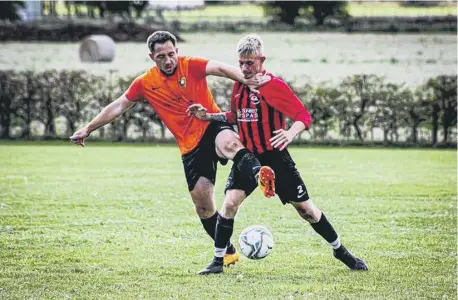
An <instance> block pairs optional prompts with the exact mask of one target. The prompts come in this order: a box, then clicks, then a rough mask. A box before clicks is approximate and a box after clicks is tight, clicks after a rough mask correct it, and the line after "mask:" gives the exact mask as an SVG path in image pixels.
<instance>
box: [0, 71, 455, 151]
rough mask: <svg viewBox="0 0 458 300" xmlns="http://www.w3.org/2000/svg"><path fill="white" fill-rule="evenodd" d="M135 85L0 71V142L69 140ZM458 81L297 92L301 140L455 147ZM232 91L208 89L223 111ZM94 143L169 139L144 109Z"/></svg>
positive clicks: (74, 74) (355, 80)
mask: <svg viewBox="0 0 458 300" xmlns="http://www.w3.org/2000/svg"><path fill="white" fill-rule="evenodd" d="M132 80H133V78H123V77H117V78H105V77H100V76H93V75H90V74H88V73H86V72H84V71H61V72H58V71H54V70H51V71H46V72H43V73H35V72H32V71H24V72H16V71H0V138H2V139H39V138H50V139H54V138H67V137H68V136H70V135H71V134H72V133H73V132H74V131H75V130H76V129H78V128H79V127H81V126H82V125H83V124H85V123H86V122H88V121H89V120H91V119H92V118H93V117H94V116H95V115H97V113H98V112H99V111H100V110H101V109H102V108H103V107H104V106H106V105H107V104H108V103H109V102H110V101H112V100H113V99H115V98H117V97H118V96H119V95H121V94H122V93H123V92H124V91H125V90H126V89H127V87H128V86H129V85H130V83H131V81H132ZM456 81H457V77H456V76H439V77H435V78H431V79H430V80H428V81H427V82H425V84H423V85H421V86H419V87H416V88H408V87H406V86H404V85H403V84H399V85H397V84H392V83H387V82H385V81H384V79H383V78H380V77H377V76H373V75H357V76H352V77H348V78H345V79H344V80H343V81H342V82H341V83H340V84H334V85H332V84H329V83H323V84H320V85H317V86H312V85H310V84H305V85H302V86H299V87H295V90H296V92H297V93H298V95H299V96H300V98H301V99H302V100H303V101H304V105H306V107H307V108H308V109H309V111H310V112H311V114H312V117H313V125H312V129H311V130H310V131H309V132H307V133H305V134H304V135H303V136H302V138H305V140H307V141H311V142H314V143H318V142H319V143H323V142H325V141H332V142H333V143H339V142H341V143H345V144H352V143H356V144H359V143H365V142H368V143H375V144H380V143H381V144H390V143H398V144H399V143H405V144H409V145H412V144H413V145H420V144H421V145H424V144H425V143H427V144H429V145H431V146H437V145H438V144H447V143H456V122H457V99H456V93H457V83H456ZM231 85H232V83H231V82H230V81H229V80H225V79H215V80H211V81H210V86H211V89H212V92H213V95H214V97H215V99H216V101H217V103H218V104H219V105H220V106H221V108H222V109H223V110H226V109H228V107H229V105H228V99H229V97H230V93H231ZM291 85H292V86H294V83H291ZM37 128H41V130H38V129H37ZM94 135H95V136H96V137H98V138H99V139H105V140H116V141H126V140H138V141H146V140H164V139H167V137H168V135H167V130H166V128H165V126H164V125H163V123H162V122H161V120H160V119H159V118H158V116H157V115H156V114H155V113H154V111H153V109H152V108H151V107H150V106H149V105H148V104H147V103H146V102H144V103H140V104H137V105H136V106H134V107H133V108H132V109H131V110H130V111H129V112H127V113H125V114H124V115H123V116H122V117H120V118H119V120H117V121H115V122H113V123H112V124H111V125H110V126H106V127H105V128H103V129H101V130H99V131H98V132H97V134H94ZM299 141H301V140H299Z"/></svg>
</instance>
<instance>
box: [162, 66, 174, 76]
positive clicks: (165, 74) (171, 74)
mask: <svg viewBox="0 0 458 300" xmlns="http://www.w3.org/2000/svg"><path fill="white" fill-rule="evenodd" d="M177 69H178V66H176V67H175V69H174V70H173V72H172V73H170V74H167V73H165V72H164V71H162V70H161V69H159V71H161V73H162V75H164V76H165V77H172V76H173V75H175V73H176V72H177Z"/></svg>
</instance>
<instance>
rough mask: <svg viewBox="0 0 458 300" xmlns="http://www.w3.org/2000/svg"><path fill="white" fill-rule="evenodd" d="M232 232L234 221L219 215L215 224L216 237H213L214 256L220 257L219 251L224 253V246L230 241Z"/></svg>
mask: <svg viewBox="0 0 458 300" xmlns="http://www.w3.org/2000/svg"><path fill="white" fill-rule="evenodd" d="M233 231H234V219H226V218H223V217H222V216H221V215H219V216H218V222H217V223H216V237H215V256H216V257H219V256H217V255H220V250H221V249H224V252H223V256H224V253H225V252H226V245H227V244H228V242H229V240H230V239H231V236H232V232H233Z"/></svg>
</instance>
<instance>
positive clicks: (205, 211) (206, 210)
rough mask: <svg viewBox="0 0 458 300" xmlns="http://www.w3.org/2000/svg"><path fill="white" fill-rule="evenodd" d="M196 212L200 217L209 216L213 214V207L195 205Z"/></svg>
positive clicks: (205, 217)
mask: <svg viewBox="0 0 458 300" xmlns="http://www.w3.org/2000/svg"><path fill="white" fill-rule="evenodd" d="M195 209H196V213H197V215H198V216H199V217H200V218H201V219H207V218H210V217H211V216H213V215H214V214H215V209H214V208H213V207H211V206H205V205H198V204H196V205H195Z"/></svg>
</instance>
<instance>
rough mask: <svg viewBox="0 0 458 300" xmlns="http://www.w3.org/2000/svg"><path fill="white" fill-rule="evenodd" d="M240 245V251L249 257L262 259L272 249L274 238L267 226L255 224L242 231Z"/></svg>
mask: <svg viewBox="0 0 458 300" xmlns="http://www.w3.org/2000/svg"><path fill="white" fill-rule="evenodd" d="M239 245H240V252H242V253H243V255H245V256H246V257H248V258H249V259H262V258H264V257H266V256H267V255H269V253H270V252H271V251H272V248H273V246H274V238H273V236H272V233H271V232H270V230H269V229H267V228H266V227H264V226H261V225H253V226H250V227H247V228H245V229H244V230H243V231H242V233H241V234H240V237H239Z"/></svg>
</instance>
